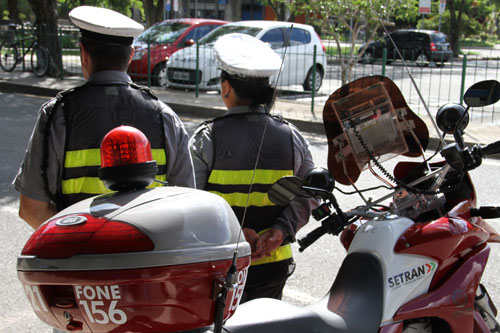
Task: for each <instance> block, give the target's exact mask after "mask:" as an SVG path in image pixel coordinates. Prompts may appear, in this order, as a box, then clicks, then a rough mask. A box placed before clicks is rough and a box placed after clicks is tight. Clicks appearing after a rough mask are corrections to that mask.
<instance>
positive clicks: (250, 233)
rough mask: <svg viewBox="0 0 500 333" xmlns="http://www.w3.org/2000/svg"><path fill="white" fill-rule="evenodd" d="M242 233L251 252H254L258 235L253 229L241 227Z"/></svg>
mask: <svg viewBox="0 0 500 333" xmlns="http://www.w3.org/2000/svg"><path fill="white" fill-rule="evenodd" d="M243 235H245V239H246V240H247V242H248V243H249V244H250V248H251V249H252V254H253V253H254V252H255V247H256V245H257V240H258V239H259V235H257V233H256V232H255V230H253V229H249V228H243Z"/></svg>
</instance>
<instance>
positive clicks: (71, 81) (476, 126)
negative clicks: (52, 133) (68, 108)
mask: <svg viewBox="0 0 500 333" xmlns="http://www.w3.org/2000/svg"><path fill="white" fill-rule="evenodd" d="M83 82H84V80H83V78H82V77H66V78H65V79H64V80H60V79H56V78H47V77H43V78H37V77H35V76H34V75H33V74H32V73H29V72H19V71H14V72H11V73H6V72H3V71H2V72H0V91H3V92H12V93H25V94H33V95H39V96H48V97H53V96H55V95H56V94H57V92H59V91H61V90H66V89H69V88H72V87H75V86H78V85H81V84H82V83H83ZM153 90H154V92H155V94H156V95H157V96H158V98H160V99H161V100H162V101H164V102H166V103H167V104H168V105H169V106H170V107H171V108H172V109H173V110H174V111H175V112H176V113H177V114H179V115H181V116H194V117H200V118H204V119H209V118H213V117H215V116H218V115H222V114H224V113H225V106H224V105H223V103H222V100H221V98H220V95H219V94H216V93H212V94H207V93H206V92H202V91H200V93H199V97H198V98H196V97H195V93H194V92H193V91H184V90H178V89H163V88H158V87H154V88H153ZM322 107H323V106H322V105H316V106H315V110H316V111H315V113H316V115H317V119H314V118H313V116H312V114H311V111H310V104H305V103H296V102H292V101H289V100H278V101H277V102H276V104H275V107H274V109H273V113H275V114H281V115H282V116H283V117H284V118H285V119H287V120H289V121H290V122H291V123H293V124H294V125H295V126H297V127H298V128H299V129H300V130H302V131H305V132H312V133H317V134H324V128H323V124H322V119H321V113H322ZM420 117H421V118H422V119H423V120H424V121H425V123H426V124H427V127H428V129H429V133H430V136H431V141H430V145H431V146H437V144H438V142H439V138H438V134H437V133H436V131H435V129H434V126H433V125H432V123H431V121H430V119H429V118H428V117H426V116H422V115H420ZM499 133H500V125H491V124H481V123H469V125H468V127H467V128H466V130H465V135H464V139H465V142H466V144H468V145H472V144H475V143H479V144H488V143H492V142H494V141H496V140H499V139H500V134H499ZM450 138H451V137H450Z"/></svg>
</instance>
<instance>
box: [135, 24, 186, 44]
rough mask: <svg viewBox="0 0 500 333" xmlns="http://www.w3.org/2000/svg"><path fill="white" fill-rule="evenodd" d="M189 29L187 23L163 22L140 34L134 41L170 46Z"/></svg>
mask: <svg viewBox="0 0 500 333" xmlns="http://www.w3.org/2000/svg"><path fill="white" fill-rule="evenodd" d="M189 27H190V24H188V23H180V22H165V23H159V24H156V25H154V26H152V27H151V28H149V29H147V30H146V31H144V32H143V33H142V34H140V35H139V36H138V37H137V39H136V40H138V41H141V42H144V43H147V42H148V40H149V42H150V43H151V44H170V43H173V42H175V41H176V40H177V38H179V36H180V35H182V34H183V33H184V31H186V29H187V28H189Z"/></svg>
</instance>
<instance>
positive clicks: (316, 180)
mask: <svg viewBox="0 0 500 333" xmlns="http://www.w3.org/2000/svg"><path fill="white" fill-rule="evenodd" d="M303 184H304V186H308V187H314V188H319V189H323V190H325V191H328V192H332V191H333V189H334V188H335V179H333V176H332V175H331V174H330V172H329V171H328V170H327V169H325V168H319V167H318V168H314V169H311V170H309V171H308V172H307V173H306V175H305V176H304V180H303Z"/></svg>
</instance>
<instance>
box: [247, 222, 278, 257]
mask: <svg viewBox="0 0 500 333" xmlns="http://www.w3.org/2000/svg"><path fill="white" fill-rule="evenodd" d="M281 243H283V232H282V231H281V230H279V229H275V228H271V229H269V230H268V231H266V232H265V233H263V234H262V235H261V236H260V238H259V239H258V240H257V245H256V249H255V253H254V254H253V255H252V259H258V258H262V257H264V256H270V255H271V252H272V251H274V250H275V249H277V248H278V247H280V246H281Z"/></svg>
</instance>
